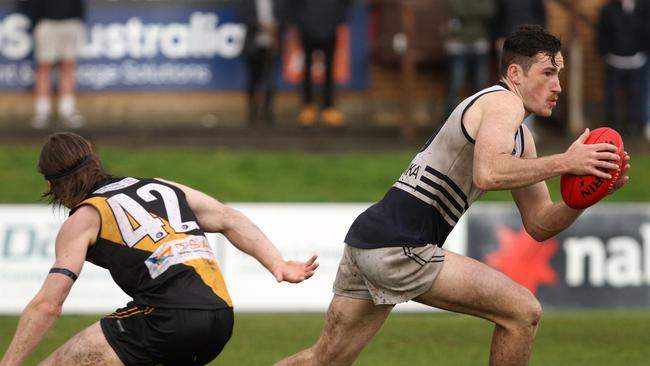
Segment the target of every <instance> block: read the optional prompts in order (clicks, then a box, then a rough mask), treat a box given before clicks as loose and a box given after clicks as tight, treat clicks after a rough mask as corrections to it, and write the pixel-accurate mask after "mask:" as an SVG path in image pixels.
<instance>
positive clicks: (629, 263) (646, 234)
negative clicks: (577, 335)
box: [467, 204, 650, 308]
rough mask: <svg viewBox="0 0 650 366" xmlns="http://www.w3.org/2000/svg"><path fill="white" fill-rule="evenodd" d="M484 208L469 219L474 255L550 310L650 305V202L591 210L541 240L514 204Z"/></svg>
mask: <svg viewBox="0 0 650 366" xmlns="http://www.w3.org/2000/svg"><path fill="white" fill-rule="evenodd" d="M478 208H479V209H478V210H474V211H471V214H470V215H469V218H468V247H467V252H468V255H469V256H471V257H473V258H476V259H479V260H482V261H484V262H485V263H487V264H488V265H490V266H492V267H494V268H496V269H498V270H500V271H501V272H503V273H505V274H506V275H508V276H509V277H510V278H512V279H513V280H515V281H516V282H518V283H520V284H522V285H523V286H525V287H527V288H528V289H529V290H531V291H532V292H533V293H534V294H535V295H536V296H537V297H538V298H539V299H540V301H541V302H542V303H543V304H544V305H545V306H546V307H548V308H560V307H562V308H640V307H646V308H647V307H648V306H650V296H648V293H650V208H649V207H648V205H630V204H627V205H615V204H600V205H597V206H594V207H591V208H589V209H588V210H586V211H585V213H583V214H582V216H580V218H578V220H577V221H576V222H575V223H574V224H573V225H572V226H570V227H569V228H568V229H567V230H566V231H564V232H562V233H561V234H559V235H557V236H556V237H554V238H551V239H549V240H547V241H545V242H542V243H538V242H537V241H535V240H534V239H532V238H531V237H530V236H529V235H528V234H527V233H526V232H525V230H524V228H523V227H522V225H521V220H520V218H519V214H518V212H517V210H516V208H514V207H513V206H505V205H490V204H483V205H481V206H480V207H478ZM614 212H616V214H613V213H614Z"/></svg>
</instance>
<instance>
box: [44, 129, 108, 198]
mask: <svg viewBox="0 0 650 366" xmlns="http://www.w3.org/2000/svg"><path fill="white" fill-rule="evenodd" d="M38 171H39V172H40V173H41V174H43V176H44V177H45V179H46V180H47V181H49V182H50V189H49V190H48V191H47V192H45V193H44V194H43V197H44V198H47V199H48V201H49V202H50V203H53V204H59V205H63V206H65V207H67V208H73V207H75V206H76V205H78V204H79V203H80V202H81V201H83V200H84V198H85V197H86V196H87V195H88V193H90V191H91V190H92V189H93V187H95V185H96V184H97V183H99V182H101V181H103V180H106V179H107V178H108V177H109V175H108V174H107V173H106V172H105V171H104V168H103V167H102V164H101V162H100V160H99V157H98V156H97V154H95V152H94V151H93V148H92V145H91V144H90V142H89V141H88V140H86V139H84V138H83V137H81V136H79V135H77V134H76V133H72V132H58V133H54V134H52V135H50V136H49V137H48V139H47V141H46V142H45V144H44V145H43V148H42V149H41V156H40V159H39V161H38Z"/></svg>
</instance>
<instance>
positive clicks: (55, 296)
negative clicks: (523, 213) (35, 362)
mask: <svg viewBox="0 0 650 366" xmlns="http://www.w3.org/2000/svg"><path fill="white" fill-rule="evenodd" d="M99 227H100V222H99V215H98V214H97V212H96V211H95V209H94V208H91V207H89V206H83V207H81V208H79V209H78V210H77V211H76V212H75V213H74V214H73V215H72V216H70V217H69V218H68V219H67V220H66V221H65V223H64V224H63V226H62V227H61V230H60V231H59V233H58V235H57V238H56V249H55V250H56V253H55V256H56V260H55V262H54V265H53V266H52V268H55V269H59V270H58V271H53V273H52V272H51V273H49V274H48V275H47V277H46V278H45V282H44V283H43V285H42V286H41V289H40V290H39V291H38V293H37V294H36V295H35V296H34V298H33V299H32V300H31V301H30V303H29V304H28V305H27V307H26V308H25V310H24V311H23V313H22V315H21V317H20V321H19V322H18V328H17V329H16V334H15V335H14V338H13V340H12V341H11V344H10V345H9V348H8V349H7V351H6V353H5V355H4V358H3V359H2V361H0V365H2V366H13V365H20V364H21V363H22V362H23V361H24V360H25V359H26V358H27V356H28V355H29V354H30V353H31V352H32V351H33V350H34V349H35V348H36V346H38V344H39V343H40V342H41V340H42V339H43V338H44V337H45V335H46V334H47V332H48V331H49V329H50V328H51V327H52V326H53V325H54V323H55V322H56V320H57V319H58V318H59V315H60V314H61V309H62V306H63V302H64V301H65V299H66V298H67V296H68V294H69V293H70V289H71V288H72V285H73V284H74V278H75V276H79V274H80V273H81V268H82V267H83V264H84V261H85V258H86V252H87V250H88V246H89V245H91V244H92V243H94V240H95V238H96V237H97V233H98V231H99ZM68 271H69V272H68Z"/></svg>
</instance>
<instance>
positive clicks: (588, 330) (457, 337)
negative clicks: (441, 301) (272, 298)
mask: <svg viewBox="0 0 650 366" xmlns="http://www.w3.org/2000/svg"><path fill="white" fill-rule="evenodd" d="M97 318H98V317H92V316H64V317H63V318H61V320H60V321H59V322H58V323H57V324H56V326H55V328H54V331H53V332H50V334H49V335H48V336H47V338H46V339H45V341H44V342H43V343H42V344H41V346H40V347H39V348H38V350H37V352H36V353H35V354H34V355H33V357H31V358H30V360H29V361H28V362H26V363H25V366H30V365H36V362H37V360H40V359H42V358H43V357H45V356H46V355H47V354H49V353H50V352H52V351H53V350H54V349H56V347H58V346H59V345H61V344H62V343H63V342H65V340H67V339H68V338H70V337H71V336H72V335H73V334H75V333H77V332H78V331H80V330H81V329H83V328H84V327H86V326H88V325H90V324H91V323H93V322H94V321H96V320H97ZM324 319H325V314H311V313H303V314H251V313H238V314H237V315H236V320H235V331H234V335H233V338H232V339H231V340H230V342H229V343H228V345H227V346H226V349H225V350H224V351H223V353H222V354H221V355H220V356H219V357H218V359H217V360H215V361H213V362H212V363H211V364H210V365H221V366H230V365H237V366H248V365H270V364H272V363H273V362H274V361H277V360H278V359H281V358H283V357H285V356H287V355H290V354H292V353H295V352H297V351H298V350H300V349H302V348H305V347H307V346H309V345H311V344H312V343H313V342H314V341H315V340H316V339H317V337H318V335H319V333H320V330H321V327H322V324H323V321H324ZM16 323H17V318H16V317H0V350H2V349H5V348H6V346H7V345H8V343H9V341H10V339H11V335H12V334H13V331H14V328H15V326H16ZM491 332H492V326H491V324H490V323H488V322H486V321H483V320H480V319H476V318H472V317H469V316H464V315H457V314H451V313H396V314H392V315H391V316H390V317H389V318H388V321H387V322H386V324H385V325H384V327H383V328H382V329H381V330H380V331H379V333H378V334H377V336H376V337H375V338H374V339H373V340H372V341H371V343H370V344H369V345H368V346H367V347H366V349H365V350H364V351H363V353H362V354H361V356H360V357H359V359H358V361H357V362H356V363H355V365H357V366H377V365H379V366H402V365H409V366H419V365H436V366H474V365H486V364H487V359H488V354H489V345H490V336H491ZM648 334H650V311H570V312H550V313H548V314H545V315H544V318H543V320H542V323H541V326H540V329H539V333H538V335H537V339H536V342H535V348H534V350H533V355H532V358H531V362H530V365H531V366H565V365H571V366H614V365H615V366H620V365H625V366H642V365H647V364H648V359H649V358H650V348H649V347H648V345H647V341H648Z"/></svg>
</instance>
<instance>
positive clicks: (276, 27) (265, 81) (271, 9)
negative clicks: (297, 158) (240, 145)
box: [240, 0, 286, 125]
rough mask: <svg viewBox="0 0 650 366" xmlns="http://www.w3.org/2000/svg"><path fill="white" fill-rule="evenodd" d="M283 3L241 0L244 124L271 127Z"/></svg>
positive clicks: (279, 0)
mask: <svg viewBox="0 0 650 366" xmlns="http://www.w3.org/2000/svg"><path fill="white" fill-rule="evenodd" d="M285 2H286V1H284V0H243V1H242V2H241V8H240V15H241V19H242V21H243V23H244V25H246V40H245V43H244V57H245V59H246V67H247V69H248V81H247V84H246V96H247V98H248V122H249V124H251V125H254V124H256V123H257V122H258V121H260V120H261V121H263V122H265V123H266V124H272V123H273V105H272V103H273V94H274V91H275V83H274V71H275V65H276V63H275V60H276V59H277V55H278V50H279V49H280V40H281V35H282V26H283V23H284V11H285V7H284V4H285Z"/></svg>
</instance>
